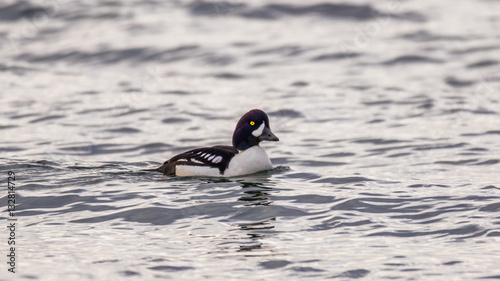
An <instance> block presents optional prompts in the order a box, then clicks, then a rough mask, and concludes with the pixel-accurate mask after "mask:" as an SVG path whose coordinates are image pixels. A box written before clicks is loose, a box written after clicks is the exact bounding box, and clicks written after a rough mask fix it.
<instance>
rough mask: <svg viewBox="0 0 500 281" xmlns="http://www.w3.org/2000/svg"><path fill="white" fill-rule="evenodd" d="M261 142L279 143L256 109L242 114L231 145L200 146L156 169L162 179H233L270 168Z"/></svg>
mask: <svg viewBox="0 0 500 281" xmlns="http://www.w3.org/2000/svg"><path fill="white" fill-rule="evenodd" d="M262 141H279V138H278V137H277V136H276V135H275V134H274V133H273V132H272V131H271V127H270V123H269V117H268V116H267V114H266V113H265V112H264V111H262V110H260V109H252V110H250V111H248V112H247V113H245V114H244V115H243V116H242V117H241V118H240V120H239V121H238V123H237V124H236V128H235V129H234V132H233V139H232V146H228V145H217V146H212V147H201V148H196V149H192V150H189V151H186V152H183V153H181V154H178V155H176V156H174V157H172V158H170V159H169V160H167V161H165V162H164V163H163V165H161V166H160V167H158V168H156V169H146V170H145V171H156V172H161V173H163V174H165V175H166V176H182V177H185V176H207V177H235V176H242V175H249V174H254V173H257V172H261V171H265V170H270V169H272V168H273V165H272V163H271V160H270V159H269V156H268V155H267V153H266V151H265V150H264V149H263V148H262V147H260V145H259V144H260V143H261V142H262Z"/></svg>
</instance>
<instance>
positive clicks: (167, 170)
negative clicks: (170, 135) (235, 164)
mask: <svg viewBox="0 0 500 281" xmlns="http://www.w3.org/2000/svg"><path fill="white" fill-rule="evenodd" d="M236 154H238V150H237V149H236V148H234V147H232V146H223V145H219V146H213V147H202V148H196V149H193V150H189V151H186V152H184V153H181V154H179V155H176V156H174V157H172V158H170V159H169V160H167V161H166V162H165V163H163V165H162V166H161V167H159V168H158V169H156V171H159V172H162V173H164V174H165V175H176V167H177V166H179V165H183V166H194V167H208V168H216V169H219V171H220V174H221V175H222V174H224V171H225V170H226V168H227V166H228V165H229V161H231V159H232V158H233V157H234V156H235V155H236ZM186 168H187V167H186Z"/></svg>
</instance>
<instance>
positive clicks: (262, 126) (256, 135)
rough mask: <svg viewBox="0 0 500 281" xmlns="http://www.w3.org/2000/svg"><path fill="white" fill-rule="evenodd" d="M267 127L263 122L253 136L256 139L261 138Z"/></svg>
mask: <svg viewBox="0 0 500 281" xmlns="http://www.w3.org/2000/svg"><path fill="white" fill-rule="evenodd" d="M265 127H266V122H265V121H264V122H262V124H260V126H259V128H257V129H255V130H254V131H253V132H252V135H253V136H254V137H260V135H262V131H264V128H265Z"/></svg>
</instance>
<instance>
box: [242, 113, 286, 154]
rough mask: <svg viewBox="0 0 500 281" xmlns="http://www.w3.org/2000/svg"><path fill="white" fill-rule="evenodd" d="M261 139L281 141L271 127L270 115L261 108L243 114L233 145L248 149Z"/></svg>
mask: <svg viewBox="0 0 500 281" xmlns="http://www.w3.org/2000/svg"><path fill="white" fill-rule="evenodd" d="M261 141H279V139H278V137H277V136H275V135H274V134H273V132H272V131H271V127H269V117H267V114H266V113H265V112H264V111H262V110H260V109H253V110H250V111H249V112H247V113H246V114H245V115H243V116H242V117H241V119H240V121H238V124H236V129H235V130H234V134H233V146H234V147H236V148H237V149H238V150H246V149H249V148H250V147H252V146H254V145H259V143H260V142H261Z"/></svg>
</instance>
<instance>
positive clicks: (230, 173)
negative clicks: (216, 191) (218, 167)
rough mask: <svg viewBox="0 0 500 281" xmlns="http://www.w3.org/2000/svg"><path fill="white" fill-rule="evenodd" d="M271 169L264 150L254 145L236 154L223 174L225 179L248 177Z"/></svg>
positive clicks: (271, 166)
mask: <svg viewBox="0 0 500 281" xmlns="http://www.w3.org/2000/svg"><path fill="white" fill-rule="evenodd" d="M272 168H273V165H272V164H271V160H270V159H269V156H267V153H266V151H265V150H264V149H262V148H261V147H260V146H258V145H255V146H252V147H250V148H249V149H247V150H245V151H243V152H240V153H238V154H236V155H235V156H234V157H233V159H231V162H229V166H228V167H227V169H226V171H225V172H224V175H223V176H225V177H234V176H240V175H248V174H253V173H257V172H260V171H265V170H270V169H272Z"/></svg>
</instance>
